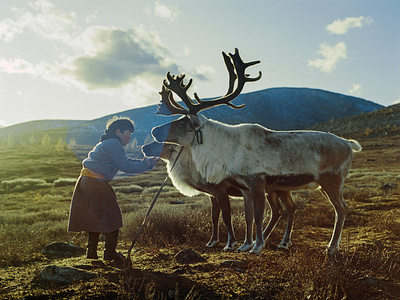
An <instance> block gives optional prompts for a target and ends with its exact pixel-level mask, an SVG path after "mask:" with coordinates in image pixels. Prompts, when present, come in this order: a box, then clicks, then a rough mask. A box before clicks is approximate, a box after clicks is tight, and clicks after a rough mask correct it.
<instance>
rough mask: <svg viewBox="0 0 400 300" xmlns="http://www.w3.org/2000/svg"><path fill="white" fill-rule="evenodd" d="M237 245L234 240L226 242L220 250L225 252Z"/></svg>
mask: <svg viewBox="0 0 400 300" xmlns="http://www.w3.org/2000/svg"><path fill="white" fill-rule="evenodd" d="M236 245H237V242H236V241H235V242H233V243H228V244H226V246H225V247H224V249H222V251H223V252H226V251H233V250H235V246H236Z"/></svg>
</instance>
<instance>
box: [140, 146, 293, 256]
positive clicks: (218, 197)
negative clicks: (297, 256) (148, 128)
mask: <svg viewBox="0 0 400 300" xmlns="http://www.w3.org/2000/svg"><path fill="white" fill-rule="evenodd" d="M180 151H181V153H180V156H179V159H178V160H176V159H177V157H178V153H179V152H180ZM142 152H143V154H144V155H145V156H159V157H160V158H161V159H162V160H164V161H165V162H166V163H167V171H168V175H169V177H170V178H171V181H172V183H173V184H174V186H175V187H176V188H177V189H178V190H179V191H180V192H181V193H182V194H184V195H186V196H190V197H191V196H195V195H197V194H199V193H200V192H203V193H205V194H207V195H208V196H209V197H210V200H211V207H212V209H211V218H212V235H211V239H210V241H209V242H208V243H207V245H206V246H207V247H214V246H215V245H216V244H217V243H218V242H219V232H218V223H219V216H220V211H221V210H222V218H223V220H224V223H225V225H226V228H227V232H228V242H227V244H226V246H225V248H224V249H223V251H227V250H233V249H234V246H235V245H236V244H237V241H236V238H235V235H234V231H233V227H232V219H231V207H230V202H229V197H228V196H242V194H244V195H245V196H248V192H246V188H245V187H243V186H240V185H237V182H236V180H235V179H234V178H228V179H225V180H223V181H221V182H220V183H218V184H213V183H209V182H207V181H206V180H205V179H204V178H203V177H202V176H201V174H200V172H198V171H197V170H196V167H195V165H194V163H193V159H192V153H191V151H190V149H189V148H186V147H183V148H182V147H181V146H178V145H176V144H168V143H158V142H152V143H150V144H147V145H144V146H142ZM175 161H176V163H175ZM174 163H175V165H174ZM173 165H174V168H172V166H173ZM235 184H236V185H235ZM278 196H279V197H280V198H281V200H282V202H283V204H284V206H285V207H286V209H287V211H288V223H287V227H286V231H285V235H284V237H283V239H282V242H281V243H280V244H279V246H278V248H283V249H288V247H289V245H290V244H291V241H290V236H291V231H292V227H293V221H294V213H295V205H294V203H293V201H292V198H291V195H290V192H287V191H277V192H276V193H275V192H273V191H272V192H270V193H269V194H268V196H267V199H268V203H269V205H270V207H271V210H272V217H271V220H270V222H269V224H268V226H267V228H266V229H265V231H264V238H267V237H268V236H269V235H270V233H271V232H272V230H273V228H275V226H276V224H277V222H278V221H279V219H280V217H281V215H282V212H283V210H282V207H281V205H280V202H279V199H278ZM248 201H252V199H245V203H246V204H247V205H245V207H246V208H247V209H253V208H252V206H251V205H250V206H249V205H248ZM246 216H247V217H248V218H247V219H246V239H245V241H244V243H243V245H242V246H241V247H239V248H238V251H247V250H249V249H250V248H251V247H252V246H253V235H252V228H253V217H252V216H253V213H252V211H249V212H247V213H246ZM249 217H250V218H249Z"/></svg>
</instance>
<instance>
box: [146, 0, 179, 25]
mask: <svg viewBox="0 0 400 300" xmlns="http://www.w3.org/2000/svg"><path fill="white" fill-rule="evenodd" d="M145 13H146V14H147V15H154V16H155V17H157V18H160V19H162V20H164V21H166V22H168V23H172V22H174V21H175V20H176V19H177V18H178V17H179V15H180V14H181V13H182V12H181V11H180V10H179V9H178V8H177V6H167V5H165V4H163V3H161V2H160V1H156V2H155V3H154V6H153V7H152V8H149V7H147V8H145Z"/></svg>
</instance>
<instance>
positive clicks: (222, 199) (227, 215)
mask: <svg viewBox="0 0 400 300" xmlns="http://www.w3.org/2000/svg"><path fill="white" fill-rule="evenodd" d="M218 202H219V204H220V205H221V209H222V219H223V220H224V223H225V226H226V230H227V232H228V242H227V244H226V246H225V247H224V249H223V250H222V251H228V250H233V249H234V246H235V245H236V244H237V241H236V237H235V233H234V231H233V226H232V211H231V203H230V201H229V196H228V194H227V193H225V192H224V193H221V194H219V195H218Z"/></svg>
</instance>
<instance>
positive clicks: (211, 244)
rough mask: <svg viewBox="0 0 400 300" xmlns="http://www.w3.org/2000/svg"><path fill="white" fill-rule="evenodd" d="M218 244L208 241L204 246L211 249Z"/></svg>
mask: <svg viewBox="0 0 400 300" xmlns="http://www.w3.org/2000/svg"><path fill="white" fill-rule="evenodd" d="M218 243H219V241H218V240H216V241H209V242H208V243H207V244H206V247H208V248H212V247H215V245H217V244H218Z"/></svg>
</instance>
